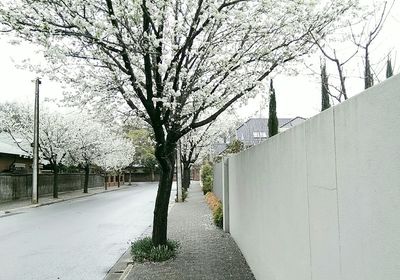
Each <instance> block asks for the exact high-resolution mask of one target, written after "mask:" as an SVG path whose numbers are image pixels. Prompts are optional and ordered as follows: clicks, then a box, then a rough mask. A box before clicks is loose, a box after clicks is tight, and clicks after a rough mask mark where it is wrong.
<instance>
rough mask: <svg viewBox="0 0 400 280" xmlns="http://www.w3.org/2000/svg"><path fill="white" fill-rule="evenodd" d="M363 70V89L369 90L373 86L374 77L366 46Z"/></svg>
mask: <svg viewBox="0 0 400 280" xmlns="http://www.w3.org/2000/svg"><path fill="white" fill-rule="evenodd" d="M364 62H365V69H364V89H367V88H370V87H372V86H373V85H374V76H373V75H372V70H371V63H370V61H369V52H368V46H367V47H365V58H364Z"/></svg>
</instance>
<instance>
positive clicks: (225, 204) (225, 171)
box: [221, 158, 229, 232]
mask: <svg viewBox="0 0 400 280" xmlns="http://www.w3.org/2000/svg"><path fill="white" fill-rule="evenodd" d="M221 167H222V208H223V209H222V210H223V217H224V219H223V228H224V231H225V232H229V158H225V159H223V161H222V166H221Z"/></svg>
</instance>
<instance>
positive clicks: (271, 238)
mask: <svg viewBox="0 0 400 280" xmlns="http://www.w3.org/2000/svg"><path fill="white" fill-rule="evenodd" d="M227 171H228V174H229V200H228V201H229V224H230V232H231V234H232V236H233V238H234V239H235V240H236V242H237V244H238V245H239V247H240V249H241V250H242V252H243V254H244V256H245V258H246V260H247V261H248V263H249V265H250V267H251V269H252V271H253V273H254V275H255V276H256V278H257V279H265V280H293V279H296V280H303V279H304V280H311V279H313V280H338V279H342V280H376V279H385V280H395V279H396V280H397V279H400V265H399V260H400V75H397V76H395V77H392V78H391V79H389V80H386V81H384V82H383V83H381V84H379V85H377V86H375V87H373V88H370V89H368V90H367V91H365V92H363V93H362V94H359V95H358V96H356V97H354V98H351V99H350V100H348V101H346V102H344V103H342V104H341V105H338V106H336V107H334V108H331V109H329V110H326V111H324V112H323V113H321V114H319V115H317V116H315V117H313V118H312V119H310V120H308V121H306V122H305V123H302V124H300V125H298V126H296V127H294V128H292V129H289V130H287V131H285V132H283V133H280V134H278V135H276V136H274V137H272V138H270V139H268V140H267V141H265V142H264V143H262V144H260V145H258V146H256V147H253V148H250V149H248V150H246V151H245V152H242V153H240V154H238V155H235V156H233V157H231V158H229V168H228V170H227ZM223 188H228V186H226V184H225V185H224V186H223Z"/></svg>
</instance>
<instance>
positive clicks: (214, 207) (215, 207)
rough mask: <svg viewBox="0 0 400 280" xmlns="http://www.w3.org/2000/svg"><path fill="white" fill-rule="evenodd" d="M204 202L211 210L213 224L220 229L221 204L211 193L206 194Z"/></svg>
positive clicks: (221, 217) (221, 223)
mask: <svg viewBox="0 0 400 280" xmlns="http://www.w3.org/2000/svg"><path fill="white" fill-rule="evenodd" d="M206 201H207V203H208V205H209V206H210V208H211V211H212V214H213V221H214V224H215V225H216V226H218V227H220V228H222V226H223V211H222V203H221V201H220V200H219V199H218V197H216V195H215V194H214V193H213V192H209V193H207V194H206Z"/></svg>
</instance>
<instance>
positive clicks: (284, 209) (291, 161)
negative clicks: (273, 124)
mask: <svg viewBox="0 0 400 280" xmlns="http://www.w3.org/2000/svg"><path fill="white" fill-rule="evenodd" d="M304 135H305V127H304V125H299V126H297V127H296V128H294V129H291V130H288V131H286V132H284V133H281V134H279V135H277V136H275V137H273V138H271V139H269V140H267V141H266V142H264V143H262V144H260V145H258V146H257V147H254V148H251V149H249V150H247V151H245V152H243V153H241V154H239V155H237V156H234V157H233V158H231V159H230V160H229V164H230V168H229V183H230V229H231V234H232V236H233V237H234V239H235V240H236V242H237V243H238V245H239V247H240V248H241V250H242V252H243V254H244V256H245V257H246V259H247V261H248V263H249V265H250V267H251V268H252V270H253V272H254V274H255V276H256V278H258V279H266V280H269V279H298V280H301V279H310V277H311V272H310V247H309V225H308V202H307V201H308V199H307V177H306V164H305V162H306V157H305V139H304Z"/></svg>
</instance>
